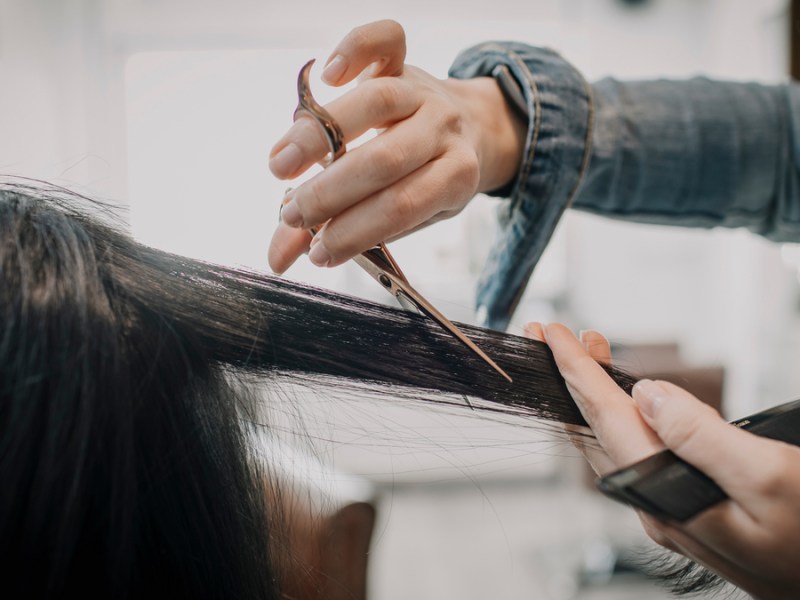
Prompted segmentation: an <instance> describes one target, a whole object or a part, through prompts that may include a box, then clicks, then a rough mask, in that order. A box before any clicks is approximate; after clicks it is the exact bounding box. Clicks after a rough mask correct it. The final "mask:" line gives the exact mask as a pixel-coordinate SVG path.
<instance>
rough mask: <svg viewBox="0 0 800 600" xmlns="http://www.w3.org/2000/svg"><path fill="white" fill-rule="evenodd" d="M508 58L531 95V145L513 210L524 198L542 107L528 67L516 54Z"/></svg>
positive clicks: (537, 139) (512, 204)
mask: <svg viewBox="0 0 800 600" xmlns="http://www.w3.org/2000/svg"><path fill="white" fill-rule="evenodd" d="M510 58H511V59H512V60H513V61H514V62H515V63H516V64H517V66H518V67H519V68H520V70H521V71H522V73H523V74H524V75H525V78H526V79H527V80H528V85H530V86H531V92H532V93H533V133H532V134H531V144H530V149H529V150H528V155H527V156H526V157H525V162H524V163H523V165H522V170H521V171H520V175H519V179H518V181H519V188H518V189H517V190H515V192H516V193H515V194H514V198H513V199H512V200H511V210H514V209H515V208H516V207H517V206H519V203H520V202H522V199H523V198H524V197H525V189H526V188H527V186H528V176H529V174H530V171H531V168H532V167H533V159H534V158H535V157H536V144H537V142H538V141H539V129H540V127H541V124H542V106H541V100H540V98H539V87H538V86H537V85H536V81H535V80H534V78H533V73H531V72H530V70H528V65H527V64H525V61H524V60H522V58H520V56H519V54H517V53H516V52H513V53H510Z"/></svg>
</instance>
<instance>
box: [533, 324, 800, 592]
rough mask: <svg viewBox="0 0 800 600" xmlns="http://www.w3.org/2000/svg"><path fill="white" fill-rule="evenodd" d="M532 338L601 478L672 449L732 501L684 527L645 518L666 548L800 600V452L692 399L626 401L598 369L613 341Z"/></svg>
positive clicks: (664, 394) (645, 391)
mask: <svg viewBox="0 0 800 600" xmlns="http://www.w3.org/2000/svg"><path fill="white" fill-rule="evenodd" d="M526 335H527V336H529V337H533V338H536V339H539V340H541V341H545V342H547V344H548V345H549V346H550V349H551V350H552V351H553V355H554V356H555V359H556V363H557V364H558V368H559V370H560V371H561V374H562V375H563V376H564V379H565V380H566V382H567V386H568V388H569V390H570V393H571V394H572V397H573V398H574V399H575V402H576V403H577V405H578V407H579V408H580V410H581V413H582V414H583V416H584V418H585V419H586V421H587V422H588V423H589V424H590V426H591V428H592V433H593V434H594V436H595V437H596V439H597V443H596V444H589V443H586V442H584V441H581V440H585V438H579V437H576V438H575V439H576V442H577V445H578V447H579V448H580V449H581V451H582V452H583V453H584V455H585V456H586V458H587V460H588V461H589V463H590V464H591V465H592V467H593V468H594V470H595V472H596V473H597V474H598V475H604V474H606V473H609V472H611V471H613V470H616V469H618V468H622V467H625V466H628V465H630V464H632V463H634V462H637V461H639V460H641V459H642V458H645V457H647V456H649V455H651V454H654V453H655V452H658V451H659V450H662V449H663V448H664V447H667V448H669V449H670V450H672V451H673V452H675V454H677V455H678V456H680V457H681V458H683V459H684V460H685V461H687V462H688V463H690V464H693V465H694V466H696V467H698V468H699V469H700V470H701V471H703V472H705V473H706V474H708V475H709V476H710V477H711V478H712V479H714V481H716V482H717V483H718V484H719V485H720V487H722V488H723V489H724V490H725V492H727V494H728V496H730V500H728V501H726V502H723V503H721V504H718V505H716V506H714V507H712V508H710V509H708V510H706V511H705V512H703V513H701V514H700V515H698V516H697V517H695V518H694V519H692V520H690V521H688V522H687V523H684V524H675V523H672V524H670V523H664V522H661V521H658V520H656V519H654V518H652V517H650V516H648V515H645V514H641V515H640V517H641V520H642V525H643V526H644V528H645V530H646V531H647V533H648V534H649V535H650V537H651V538H653V540H655V541H656V542H657V543H659V544H661V545H662V546H665V547H666V548H669V549H670V550H673V551H675V552H679V553H680V554H683V555H685V556H688V557H689V558H692V559H693V560H695V561H697V562H698V563H700V564H702V565H704V566H706V567H707V568H709V569H711V570H713V571H715V572H717V573H719V574H720V575H722V576H723V577H725V578H726V579H728V580H729V581H731V582H733V583H734V584H736V585H737V586H739V587H741V588H742V589H744V590H746V591H747V592H749V593H750V594H752V595H753V596H754V597H756V598H759V599H763V600H773V599H775V600H777V599H788V598H798V597H800V572H798V571H799V567H800V544H798V543H797V540H798V539H800V537H798V536H800V448H798V447H797V446H791V445H788V444H783V443H781V442H776V441H773V440H768V439H765V438H761V437H758V436H756V435H753V434H751V433H748V432H746V431H743V430H740V429H737V428H736V427H732V426H731V425H729V424H728V423H727V422H726V421H724V420H723V419H722V418H721V417H720V416H719V414H718V413H717V412H716V411H715V410H713V409H712V408H710V407H709V406H708V405H706V404H703V403H702V402H701V401H700V400H698V399H697V398H695V397H694V396H692V395H691V394H690V393H689V392H687V391H686V390H683V389H681V388H679V387H678V386H675V385H672V384H670V383H667V382H665V381H650V380H642V381H640V382H639V383H637V384H636V386H634V388H633V393H632V396H629V395H628V394H626V393H625V392H624V391H623V390H622V389H621V388H620V387H619V386H617V385H616V384H615V383H614V381H613V380H612V379H611V378H610V377H609V376H608V374H607V373H606V372H605V371H604V370H603V369H602V368H600V365H599V364H598V363H610V362H611V351H610V347H609V344H608V341H607V340H606V339H605V338H604V337H603V336H602V335H601V334H599V333H597V332H595V331H587V332H583V333H582V334H581V336H580V339H579V338H576V337H575V335H573V334H572V332H571V331H570V330H569V329H567V328H566V327H564V326H563V325H559V324H553V325H548V326H546V327H543V326H542V325H540V324H538V323H531V324H529V325H528V326H527V327H526Z"/></svg>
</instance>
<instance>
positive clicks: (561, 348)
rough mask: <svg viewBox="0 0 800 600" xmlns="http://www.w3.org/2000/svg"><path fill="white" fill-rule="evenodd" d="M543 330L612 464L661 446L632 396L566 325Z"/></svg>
mask: <svg viewBox="0 0 800 600" xmlns="http://www.w3.org/2000/svg"><path fill="white" fill-rule="evenodd" d="M544 333H545V339H546V340H547V343H548V345H549V346H550V349H551V350H552V351H553V357H554V358H555V361H556V365H557V366H558V370H559V371H560V372H561V375H562V376H563V377H564V380H565V381H566V383H567V387H568V388H569V391H570V393H571V394H572V397H573V398H574V399H575V402H576V403H577V405H578V408H579V409H580V411H581V414H583V416H584V418H585V419H586V421H587V422H588V423H589V426H590V427H591V428H592V432H593V433H594V435H595V437H596V438H597V441H598V442H599V443H600V445H601V446H602V447H603V449H604V450H605V451H606V453H607V454H608V456H609V457H610V458H611V460H612V461H613V462H614V464H615V465H616V467H618V468H620V467H625V466H628V465H631V464H633V463H635V462H637V461H639V460H641V459H643V458H645V457H647V456H649V455H651V454H654V453H655V452H658V451H659V450H662V449H663V448H664V444H663V443H662V442H661V440H660V439H659V438H658V436H657V435H656V433H655V432H654V431H653V430H652V429H651V428H650V427H649V426H648V425H647V423H645V422H644V420H643V419H642V416H641V414H640V413H639V410H638V408H637V407H636V405H635V404H634V402H633V399H632V398H631V397H630V396H629V395H628V394H626V393H625V392H624V391H623V390H622V388H620V387H619V386H618V385H617V384H616V383H614V380H613V379H611V377H610V376H609V375H608V374H607V373H606V372H605V371H604V370H603V368H602V367H601V366H600V365H599V364H598V363H597V361H596V360H595V359H594V358H593V357H592V356H591V355H590V354H589V353H588V352H587V351H586V348H585V347H584V346H583V344H581V343H580V341H578V339H577V338H576V337H575V336H574V335H573V334H572V332H571V331H570V330H569V329H567V328H566V327H564V326H563V325H559V324H551V325H547V326H546V327H545V328H544ZM601 475H602V473H601Z"/></svg>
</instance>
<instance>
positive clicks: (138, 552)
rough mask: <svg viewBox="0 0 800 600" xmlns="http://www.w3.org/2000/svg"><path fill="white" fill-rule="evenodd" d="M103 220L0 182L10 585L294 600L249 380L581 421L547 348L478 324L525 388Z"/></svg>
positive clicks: (357, 316) (425, 324) (321, 293)
mask: <svg viewBox="0 0 800 600" xmlns="http://www.w3.org/2000/svg"><path fill="white" fill-rule="evenodd" d="M107 213H108V209H107V207H105V206H104V205H101V204H99V203H96V202H91V201H89V200H87V199H85V198H82V197H79V196H77V195H75V194H72V193H69V192H67V191H65V190H61V189H59V188H55V187H52V186H40V185H31V184H29V183H25V182H20V181H13V182H6V183H4V184H3V185H2V186H0V481H2V482H3V488H4V491H3V492H2V493H0V564H2V565H3V570H4V571H5V572H6V573H7V576H6V578H5V586H6V587H5V588H4V589H5V590H6V591H7V592H9V595H10V596H17V595H20V596H25V597H37V596H66V595H67V594H69V593H71V592H77V593H80V594H81V595H87V594H88V595H98V596H113V597H152V596H167V595H168V596H171V597H187V598H188V597H191V598H195V597H219V598H265V599H268V598H278V597H280V596H279V594H280V582H279V581H278V579H279V577H278V570H277V567H276V560H275V557H276V556H277V555H279V554H280V551H281V549H280V547H278V546H277V545H276V544H274V543H271V539H278V538H277V537H276V536H272V535H271V532H272V531H274V529H275V526H276V523H275V522H274V521H275V519H274V515H275V514H276V513H275V511H274V510H272V507H270V506H268V497H269V494H266V493H265V491H264V490H265V482H266V480H267V479H268V478H269V474H268V473H267V470H266V467H265V466H264V465H263V464H260V463H259V461H257V460H254V458H253V452H252V451H251V449H250V442H251V438H250V435H251V432H250V429H249V427H248V422H249V420H250V416H251V415H252V414H253V411H254V410H255V407H254V406H253V400H252V398H251V397H250V396H249V395H248V394H246V393H241V391H240V388H241V386H240V385H239V383H238V382H237V380H238V379H239V378H242V377H251V376H252V375H257V376H258V377H260V378H264V379H266V380H269V379H270V378H276V377H287V378H292V379H293V380H296V381H297V380H299V381H301V382H303V383H305V384H308V385H314V386H339V387H344V388H347V387H352V386H360V387H361V388H362V389H363V388H364V387H367V388H369V389H371V390H373V391H374V392H376V393H379V394H382V395H391V396H392V397H393V398H396V399H397V401H403V400H406V399H419V398H423V399H427V400H433V401H436V402H439V403H452V404H459V405H462V404H463V398H464V397H465V396H466V397H469V398H472V399H474V400H482V401H483V402H480V404H479V408H480V409H481V410H483V411H496V412H501V413H511V414H519V415H528V416H532V417H536V418H539V419H545V420H551V421H560V422H564V423H572V424H585V422H584V420H583V418H582V417H581V414H580V412H579V411H578V409H577V408H576V406H575V405H574V403H573V401H572V399H571V397H570V395H569V392H568V391H567V389H566V386H565V384H564V382H563V380H562V378H561V376H560V375H559V373H558V370H557V368H556V366H555V363H554V361H553V359H552V356H551V354H550V352H549V350H548V348H547V347H546V345H544V344H542V343H539V342H536V341H533V340H529V339H523V338H519V337H516V336H510V335H506V334H502V333H499V332H492V331H486V330H482V329H478V328H474V327H468V326H463V329H464V331H465V332H466V334H467V335H468V336H470V337H471V338H472V339H473V340H474V341H475V342H476V343H477V344H478V345H479V346H481V348H482V349H484V350H485V351H486V352H487V353H488V354H489V355H490V356H492V357H493V358H494V359H495V360H496V361H497V362H498V363H499V364H500V365H501V366H502V367H503V368H504V369H505V370H506V371H507V372H508V373H509V374H510V375H511V377H512V378H513V383H509V382H507V381H506V380H505V379H504V378H502V377H500V376H499V375H497V374H496V373H495V372H494V371H492V370H491V369H490V368H489V367H488V366H487V365H486V364H485V363H483V362H482V361H481V360H480V359H478V358H477V357H475V356H474V355H473V354H472V353H470V352H469V351H467V350H466V349H465V348H464V347H463V346H461V345H460V344H458V343H457V342H454V341H453V339H452V338H451V337H450V335H449V334H448V333H446V332H444V331H443V330H440V329H439V328H438V327H437V326H436V325H435V324H433V323H432V321H431V320H430V319H427V318H425V317H422V316H419V315H415V314H410V313H408V312H404V311H400V310H394V309H391V308H387V307H385V306H381V305H376V304H373V303H370V302H365V301H363V300H359V299H356V298H351V297H346V296H342V295H339V294H334V293H331V292H328V291H325V290H321V289H316V288H312V287H309V286H305V285H301V284H297V283H292V282H290V281H287V280H284V279H281V278H277V277H272V276H269V275H264V274H258V273H253V272H250V271H246V270H241V269H233V268H227V267H221V266H218V265H212V264H207V263H204V262H201V261H197V260H191V259H188V258H184V257H181V256H176V255H173V254H170V253H167V252H164V251H160V250H156V249H153V248H149V247H147V246H144V245H141V244H139V243H136V242H135V241H133V240H132V239H131V238H130V237H129V236H128V235H126V234H125V233H123V232H122V231H121V229H120V227H119V225H118V224H117V222H116V220H115V219H114V218H110V217H109V216H108V214H107ZM612 374H613V376H614V377H616V378H617V380H618V381H619V382H620V383H621V384H623V385H624V386H630V385H631V384H632V383H633V380H632V379H631V378H630V377H627V376H626V375H624V374H622V373H620V372H617V371H613V370H612ZM267 401H268V399H267Z"/></svg>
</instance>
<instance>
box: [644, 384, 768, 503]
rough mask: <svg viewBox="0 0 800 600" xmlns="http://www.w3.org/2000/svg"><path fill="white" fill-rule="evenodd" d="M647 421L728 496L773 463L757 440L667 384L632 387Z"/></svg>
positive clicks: (688, 394) (680, 454) (665, 441)
mask: <svg viewBox="0 0 800 600" xmlns="http://www.w3.org/2000/svg"><path fill="white" fill-rule="evenodd" d="M632 395H633V399H634V401H635V402H636V404H637V406H638V407H639V411H640V412H641V414H642V417H643V418H644V419H645V421H646V422H647V424H648V425H650V427H652V428H653V430H654V431H655V432H656V434H657V435H658V437H659V438H661V440H662V441H663V442H664V444H665V445H666V446H667V448H669V449H670V450H672V451H673V452H674V453H675V454H676V455H678V456H679V457H680V458H682V459H683V460H685V461H686V462H688V463H689V464H691V465H694V466H695V467H697V468H698V469H700V470H701V471H703V472H704V473H705V474H706V475H708V476H709V477H711V478H712V479H713V480H714V481H716V482H717V484H718V485H719V486H720V487H722V488H723V489H724V490H725V491H726V492H728V494H729V495H731V496H735V495H738V492H739V491H740V490H743V489H746V488H747V487H748V486H750V485H751V484H752V481H753V479H754V477H757V476H758V474H760V473H761V472H762V471H763V467H764V464H765V461H768V459H769V448H765V442H766V441H767V440H764V439H762V438H759V437H758V436H756V435H753V434H751V433H748V432H746V431H743V430H741V429H739V428H737V427H735V426H733V425H730V424H729V423H727V422H726V421H724V420H723V419H722V417H720V415H719V413H718V412H717V411H715V410H714V409H713V408H711V407H710V406H708V405H707V404H704V403H703V402H701V401H700V400H698V399H697V398H695V397H694V396H693V395H692V394H690V393H689V392H687V391H686V390H684V389H682V388H680V387H678V386H676V385H673V384H671V383H668V382H666V381H650V380H649V379H643V380H641V381H639V382H638V383H637V384H636V385H635V386H634V387H633V393H632Z"/></svg>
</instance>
